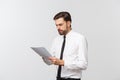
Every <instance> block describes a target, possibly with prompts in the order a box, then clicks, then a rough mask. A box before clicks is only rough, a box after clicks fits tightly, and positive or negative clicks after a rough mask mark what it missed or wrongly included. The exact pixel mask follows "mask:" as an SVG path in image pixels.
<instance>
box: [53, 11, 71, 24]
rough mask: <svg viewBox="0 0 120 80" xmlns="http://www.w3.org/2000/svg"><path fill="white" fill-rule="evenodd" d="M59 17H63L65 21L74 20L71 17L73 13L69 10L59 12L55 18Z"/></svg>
mask: <svg viewBox="0 0 120 80" xmlns="http://www.w3.org/2000/svg"><path fill="white" fill-rule="evenodd" d="M59 18H63V19H64V20H65V21H70V22H72V19H71V15H70V13H69V12H66V11H63V12H59V13H57V14H56V15H55V16H54V18H53V19H54V20H56V19H59Z"/></svg>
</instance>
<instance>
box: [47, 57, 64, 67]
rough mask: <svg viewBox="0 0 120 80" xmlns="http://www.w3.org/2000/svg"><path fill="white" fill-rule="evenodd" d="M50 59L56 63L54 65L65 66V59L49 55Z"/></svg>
mask: <svg viewBox="0 0 120 80" xmlns="http://www.w3.org/2000/svg"><path fill="white" fill-rule="evenodd" d="M49 60H50V61H51V62H52V63H53V64H54V65H61V66H64V60H60V59H58V58H56V57H49Z"/></svg>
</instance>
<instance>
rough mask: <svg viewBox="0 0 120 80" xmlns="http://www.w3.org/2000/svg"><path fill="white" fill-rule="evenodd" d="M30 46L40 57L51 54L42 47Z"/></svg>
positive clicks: (46, 56)
mask: <svg viewBox="0 0 120 80" xmlns="http://www.w3.org/2000/svg"><path fill="white" fill-rule="evenodd" d="M31 48H32V49H33V50H34V51H35V52H36V53H37V54H38V55H40V56H41V57H44V58H48V57H51V56H52V55H51V54H50V53H49V52H48V51H47V50H46V49H45V48H44V47H31Z"/></svg>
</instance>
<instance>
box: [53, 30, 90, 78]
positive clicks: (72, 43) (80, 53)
mask: <svg viewBox="0 0 120 80" xmlns="http://www.w3.org/2000/svg"><path fill="white" fill-rule="evenodd" d="M62 43H63V36H58V37H56V38H55V39H54V41H53V44H52V47H51V53H52V54H53V56H55V57H56V58H60V53H61V47H62ZM87 47H88V46H87V41H86V39H85V37H84V36H83V35H81V34H79V33H77V32H74V31H73V30H71V31H70V32H69V33H68V34H67V35H66V43H65V48H64V52H63V60H64V66H62V71H61V77H64V78H81V76H82V70H85V69H86V68H87V64H88V59H87ZM57 67H58V66H57ZM56 71H57V70H56Z"/></svg>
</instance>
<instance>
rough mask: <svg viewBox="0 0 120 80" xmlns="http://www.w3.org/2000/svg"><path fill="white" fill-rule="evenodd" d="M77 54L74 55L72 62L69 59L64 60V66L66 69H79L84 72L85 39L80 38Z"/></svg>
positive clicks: (85, 63) (85, 59)
mask: <svg viewBox="0 0 120 80" xmlns="http://www.w3.org/2000/svg"><path fill="white" fill-rule="evenodd" d="M78 44H79V45H78V51H77V52H78V54H77V55H76V58H75V59H74V60H71V59H69V60H68V59H65V60H64V66H65V67H66V68H67V69H77V70H78V69H81V70H85V69H86V68H87V65H88V57H87V52H88V43H87V40H86V38H85V37H82V39H81V41H79V43H78Z"/></svg>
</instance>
